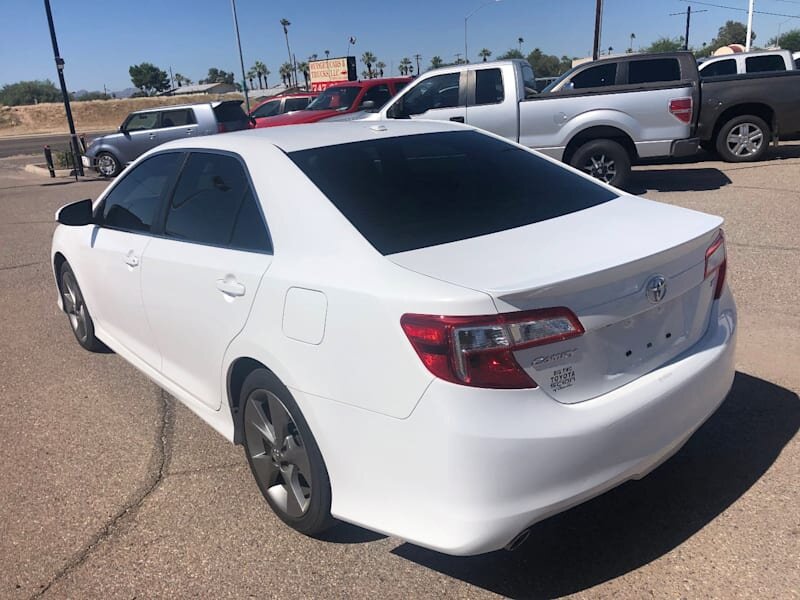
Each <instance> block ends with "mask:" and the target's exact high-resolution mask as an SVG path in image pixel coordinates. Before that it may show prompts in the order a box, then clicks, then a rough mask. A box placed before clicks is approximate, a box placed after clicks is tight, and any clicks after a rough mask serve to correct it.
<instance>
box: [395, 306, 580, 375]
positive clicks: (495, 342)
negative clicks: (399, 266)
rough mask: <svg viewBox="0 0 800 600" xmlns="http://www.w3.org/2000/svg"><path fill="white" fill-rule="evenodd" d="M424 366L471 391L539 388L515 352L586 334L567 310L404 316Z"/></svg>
mask: <svg viewBox="0 0 800 600" xmlns="http://www.w3.org/2000/svg"><path fill="white" fill-rule="evenodd" d="M400 324H401V326H402V327H403V331H405V333H406V335H407V336H408V339H409V340H410V341H411V345H412V346H413V347H414V350H416V352H417V354H418V355H419V357H420V359H421V360H422V363H423V364H424V365H425V367H426V368H427V369H428V370H429V371H430V372H431V373H433V374H434V375H436V376H437V377H439V378H441V379H444V380H446V381H450V382H453V383H459V384H462V385H469V386H473V387H482V388H500V389H524V388H535V387H537V384H536V382H535V381H534V380H533V379H531V378H530V376H529V375H528V374H527V373H526V372H525V370H524V369H523V368H522V367H520V365H519V363H518V362H517V360H516V359H515V358H514V352H515V351H517V350H522V349H524V348H529V347H531V346H540V345H543V344H550V343H553V342H560V341H562V340H567V339H569V338H572V337H575V336H578V335H581V334H582V333H583V332H584V329H583V326H582V325H581V323H580V321H578V318H577V317H576V316H575V315H574V314H573V313H572V311H570V310H569V309H567V308H548V309H543V310H532V311H524V312H516V313H505V314H499V315H486V316H478V317H445V316H438V315H418V314H407V315H403V317H402V319H400Z"/></svg>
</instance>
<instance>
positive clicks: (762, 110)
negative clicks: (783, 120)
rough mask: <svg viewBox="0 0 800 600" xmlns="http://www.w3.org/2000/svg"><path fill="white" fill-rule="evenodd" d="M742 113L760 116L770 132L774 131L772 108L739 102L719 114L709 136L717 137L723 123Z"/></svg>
mask: <svg viewBox="0 0 800 600" xmlns="http://www.w3.org/2000/svg"><path fill="white" fill-rule="evenodd" d="M742 115H754V116H756V117H760V118H761V119H763V120H764V122H765V123H766V124H767V125H768V126H769V128H770V133H771V134H774V133H775V131H774V130H775V122H774V119H775V111H774V110H772V109H771V108H770V107H769V106H767V105H766V104H739V105H737V106H731V107H730V108H729V109H727V110H725V111H724V112H723V113H722V114H721V115H720V116H719V118H718V119H717V122H716V123H715V124H714V133H713V135H712V136H711V139H712V140H716V139H717V136H718V135H719V131H720V129H722V128H723V127H724V126H725V123H727V122H728V121H730V120H731V119H735V118H736V117H740V116H742Z"/></svg>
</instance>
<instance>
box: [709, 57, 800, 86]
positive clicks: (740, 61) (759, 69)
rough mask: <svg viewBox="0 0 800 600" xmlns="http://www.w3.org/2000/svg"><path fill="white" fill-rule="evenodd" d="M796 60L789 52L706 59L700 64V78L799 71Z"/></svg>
mask: <svg viewBox="0 0 800 600" xmlns="http://www.w3.org/2000/svg"><path fill="white" fill-rule="evenodd" d="M795 54H797V53H795ZM795 59H796V57H795V56H793V55H792V53H791V52H790V51H789V50H762V51H759V52H739V53H737V54H724V55H722V56H712V57H711V58H706V59H704V60H701V61H699V63H700V64H699V65H698V67H697V68H698V69H699V71H700V77H702V78H704V79H705V78H707V77H719V76H721V75H741V74H744V73H768V72H773V71H794V70H796V69H797V65H796V63H795Z"/></svg>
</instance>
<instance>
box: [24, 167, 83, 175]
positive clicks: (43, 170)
mask: <svg viewBox="0 0 800 600" xmlns="http://www.w3.org/2000/svg"><path fill="white" fill-rule="evenodd" d="M25 171H27V172H28V173H33V174H34V175H39V176H41V177H50V171H48V170H47V167H41V166H39V165H25ZM55 172H56V177H72V176H73V175H74V174H75V170H74V169H56V170H55Z"/></svg>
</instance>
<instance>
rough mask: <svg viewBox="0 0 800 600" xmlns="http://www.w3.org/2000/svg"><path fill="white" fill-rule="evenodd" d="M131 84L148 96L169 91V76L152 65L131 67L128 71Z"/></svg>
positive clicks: (143, 64) (144, 64)
mask: <svg viewBox="0 0 800 600" xmlns="http://www.w3.org/2000/svg"><path fill="white" fill-rule="evenodd" d="M128 73H129V74H130V76H131V82H132V83H133V85H134V87H137V88H139V89H140V90H141V91H142V92H144V93H145V94H147V95H148V96H152V95H153V94H155V93H157V92H163V91H164V90H168V89H169V76H168V75H167V72H166V71H162V70H161V69H159V68H158V67H157V66H155V65H153V64H150V63H146V62H144V63H141V64H139V65H131V67H130V68H129V69H128Z"/></svg>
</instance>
